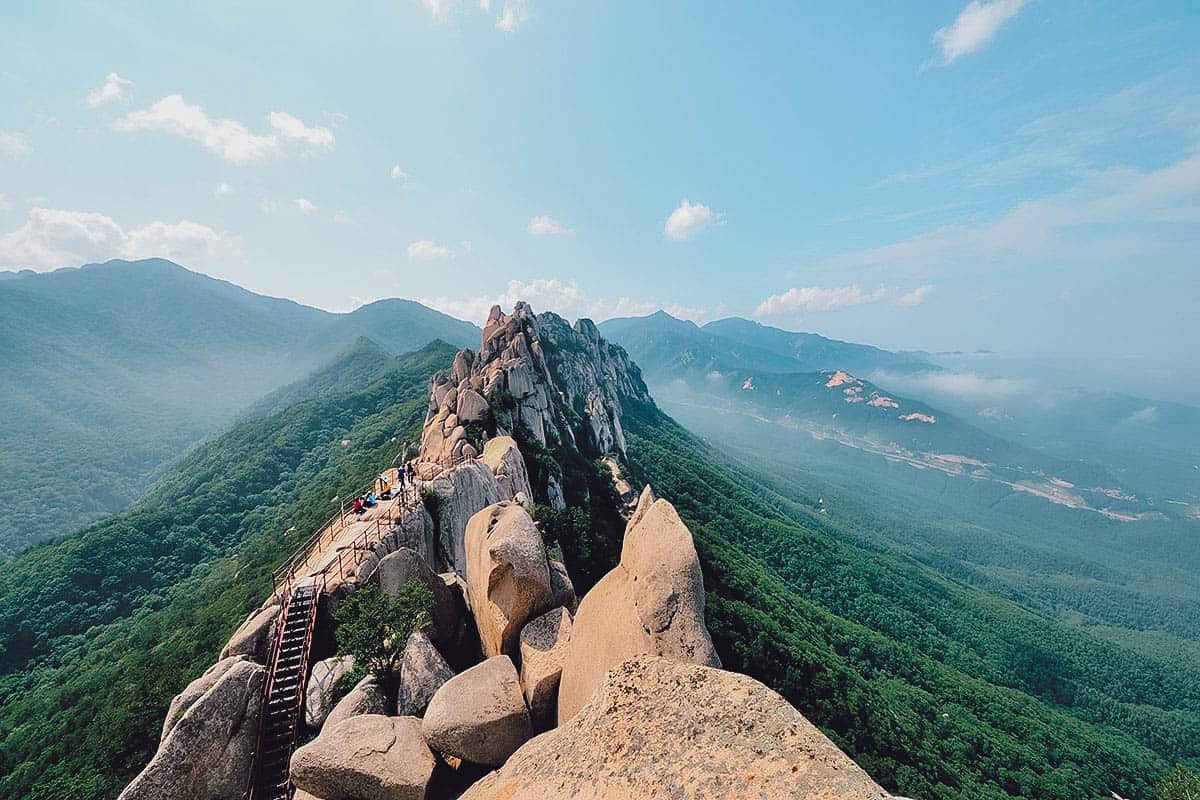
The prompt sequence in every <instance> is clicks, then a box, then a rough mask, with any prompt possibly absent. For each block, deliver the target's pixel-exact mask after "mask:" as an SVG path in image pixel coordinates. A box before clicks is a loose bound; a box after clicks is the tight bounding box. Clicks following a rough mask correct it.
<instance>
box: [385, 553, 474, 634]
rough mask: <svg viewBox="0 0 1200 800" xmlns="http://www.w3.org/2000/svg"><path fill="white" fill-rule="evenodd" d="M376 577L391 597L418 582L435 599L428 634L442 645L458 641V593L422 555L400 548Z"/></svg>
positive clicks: (387, 558) (389, 557)
mask: <svg viewBox="0 0 1200 800" xmlns="http://www.w3.org/2000/svg"><path fill="white" fill-rule="evenodd" d="M375 576H376V578H377V580H378V581H379V588H380V589H382V590H383V592H384V594H386V595H388V596H389V597H395V596H396V595H397V594H398V593H399V592H400V589H401V587H403V586H404V584H406V583H408V582H409V581H416V582H417V583H419V584H421V585H422V586H424V587H425V588H426V589H428V590H429V592H430V594H432V595H433V608H432V610H431V611H430V615H429V616H430V622H429V625H428V626H427V627H426V629H425V632H426V633H427V634H428V635H429V637H430V638H431V639H433V640H434V641H435V642H437V643H439V644H443V645H445V644H449V643H451V642H453V641H454V640H455V635H456V633H457V631H458V627H459V615H458V607H457V604H456V603H455V599H454V593H453V592H451V590H450V588H449V587H448V586H446V582H445V581H444V580H442V578H441V576H439V575H438V574H437V573H436V572H434V571H433V570H432V569H430V568H429V565H428V564H426V563H425V560H424V559H422V558H421V556H420V554H419V553H417V552H416V551H415V550H410V549H408V548H407V547H402V548H400V549H399V550H397V551H396V552H394V553H392V554H391V555H389V556H387V557H386V558H384V559H383V560H382V561H380V562H379V569H377V570H376V571H375Z"/></svg>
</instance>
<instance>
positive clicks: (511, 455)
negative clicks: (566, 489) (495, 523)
mask: <svg viewBox="0 0 1200 800" xmlns="http://www.w3.org/2000/svg"><path fill="white" fill-rule="evenodd" d="M481 458H482V459H483V463H485V464H487V465H488V466H489V467H491V468H492V472H493V473H495V475H496V483H497V484H499V486H500V494H501V495H502V499H504V500H513V499H516V498H517V497H518V496H520V495H524V496H525V498H526V499H529V498H532V497H533V489H531V488H530V486H529V472H528V471H527V470H526V469H525V458H524V457H523V456H522V455H521V451H520V450H519V449H518V448H517V442H516V440H515V439H513V438H512V437H511V436H496V437H493V438H491V439H489V440H488V442H487V444H485V445H484V447H483V455H482V456H481Z"/></svg>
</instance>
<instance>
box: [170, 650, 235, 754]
mask: <svg viewBox="0 0 1200 800" xmlns="http://www.w3.org/2000/svg"><path fill="white" fill-rule="evenodd" d="M246 660H248V659H247V658H246V656H230V657H228V658H223V659H221V660H220V661H218V662H217V663H215V664H213V665H212V666H211V667H209V668H208V669H207V670H205V672H204V674H203V675H201V676H200V677H199V678H196V680H194V681H192V682H191V683H189V684H188V685H187V688H185V689H184V690H183V691H182V692H180V693H179V694H177V695H175V697H174V698H172V699H171V705H170V707H169V708H168V709H167V718H166V719H164V720H163V727H162V734H161V735H160V736H159V740H158V741H159V744H160V745H161V744H162V743H163V742H164V741H166V739H167V734H169V733H170V732H171V729H172V728H174V727H175V723H176V722H179V719H180V718H181V717H182V716H183V715H184V713H185V712H186V711H187V710H188V709H189V708H191V707H192V706H193V705H194V704H195V702H196V701H197V700H199V699H200V698H201V697H203V696H204V693H205V692H207V691H208V690H209V689H211V688H212V687H213V686H215V685H216V683H217V681H219V680H220V679H221V676H222V675H224V674H225V673H226V672H228V671H229V669H230V667H232V666H233V665H234V664H237V663H240V662H242V661H246Z"/></svg>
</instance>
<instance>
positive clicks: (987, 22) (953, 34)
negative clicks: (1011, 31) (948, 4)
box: [933, 0, 1029, 65]
mask: <svg viewBox="0 0 1200 800" xmlns="http://www.w3.org/2000/svg"><path fill="white" fill-rule="evenodd" d="M1028 4H1029V0H971V2H970V3H967V5H966V6H965V7H964V8H963V10H962V11H960V12H959V13H958V17H956V18H955V20H954V22H952V23H951V24H950V25H947V26H946V27H945V28H938V29H937V30H936V31H934V33H933V41H934V43H935V44H936V45H937V47H938V51H939V56H940V58H939V61H940V63H941V64H943V65H945V64H949V63H951V62H952V61H954V60H955V59H957V58H959V57H960V56H965V55H967V54H968V53H972V52H974V51H976V50H978V49H979V48H981V47H983V46H984V45H986V44H987V43H988V42H990V41H991V40H992V38H993V37H994V36H995V35H996V33H997V32H998V31H999V30H1000V28H1001V26H1003V25H1004V23H1006V22H1008V21H1009V20H1010V19H1012V18H1013V17H1015V16H1016V15H1017V12H1019V11H1020V10H1021V9H1022V8H1024V7H1025V6H1026V5H1028Z"/></svg>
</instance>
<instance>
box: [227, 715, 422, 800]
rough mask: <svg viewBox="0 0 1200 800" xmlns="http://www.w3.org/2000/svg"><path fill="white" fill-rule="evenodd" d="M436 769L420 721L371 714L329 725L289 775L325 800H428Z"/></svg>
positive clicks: (296, 756)
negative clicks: (422, 735) (428, 791)
mask: <svg viewBox="0 0 1200 800" xmlns="http://www.w3.org/2000/svg"><path fill="white" fill-rule="evenodd" d="M435 766H436V762H435V760H434V757H433V753H432V752H430V750H429V748H428V747H427V746H426V745H425V740H424V739H422V738H421V721H420V720H419V719H416V718H414V717H386V716H381V715H378V714H367V715H364V716H358V717H352V718H350V719H348V720H346V721H344V722H342V723H341V724H339V725H335V726H332V727H330V726H328V725H327V726H326V728H325V730H324V731H322V732H321V735H320V736H318V737H317V738H316V739H315V740H313V741H312V742H310V743H309V744H307V745H305V746H304V747H301V748H300V749H299V750H297V751H296V752H295V753H293V754H292V761H291V767H290V771H291V778H292V782H293V783H295V784H296V788H297V789H298V790H299V791H302V792H306V793H309V794H311V795H313V796H315V797H320V798H322V800H425V792H426V789H427V788H428V786H429V781H430V779H432V777H433V770H434V767H435ZM244 788H245V787H243V789H244ZM298 793H299V792H298ZM298 793H297V794H298ZM240 796H241V795H240V794H239V795H234V794H231V795H229V797H240Z"/></svg>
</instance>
